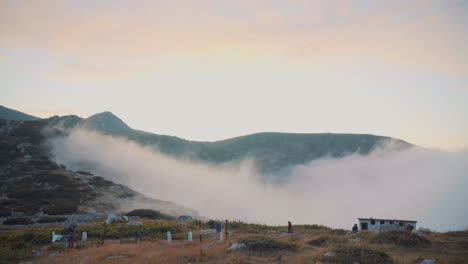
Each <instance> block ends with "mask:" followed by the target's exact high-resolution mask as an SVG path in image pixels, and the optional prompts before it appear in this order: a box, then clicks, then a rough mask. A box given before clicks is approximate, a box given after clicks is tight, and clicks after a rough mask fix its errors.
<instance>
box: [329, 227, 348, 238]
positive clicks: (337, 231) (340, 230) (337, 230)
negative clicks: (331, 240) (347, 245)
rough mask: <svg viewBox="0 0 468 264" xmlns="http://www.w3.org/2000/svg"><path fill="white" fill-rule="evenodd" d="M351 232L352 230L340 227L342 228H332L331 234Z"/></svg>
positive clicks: (340, 234)
mask: <svg viewBox="0 0 468 264" xmlns="http://www.w3.org/2000/svg"><path fill="white" fill-rule="evenodd" d="M349 233H351V231H349V230H346V229H340V228H338V229H332V230H330V234H333V235H339V236H342V235H346V234H349Z"/></svg>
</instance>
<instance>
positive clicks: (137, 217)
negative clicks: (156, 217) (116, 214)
mask: <svg viewBox="0 0 468 264" xmlns="http://www.w3.org/2000/svg"><path fill="white" fill-rule="evenodd" d="M128 219H131V220H137V219H140V217H139V216H136V215H135V216H130V217H128Z"/></svg>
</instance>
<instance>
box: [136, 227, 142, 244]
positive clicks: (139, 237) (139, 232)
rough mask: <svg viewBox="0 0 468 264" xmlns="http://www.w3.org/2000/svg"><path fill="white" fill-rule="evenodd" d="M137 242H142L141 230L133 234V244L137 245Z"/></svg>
mask: <svg viewBox="0 0 468 264" xmlns="http://www.w3.org/2000/svg"><path fill="white" fill-rule="evenodd" d="M138 240H139V241H140V242H141V241H142V240H143V234H142V233H141V230H138V231H136V232H135V243H138Z"/></svg>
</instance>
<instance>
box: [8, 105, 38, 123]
mask: <svg viewBox="0 0 468 264" xmlns="http://www.w3.org/2000/svg"><path fill="white" fill-rule="evenodd" d="M0 119H3V120H16V121H33V120H41V118H39V117H36V116H32V115H28V114H25V113H23V112H20V111H17V110H14V109H11V108H8V107H6V106H3V105H0Z"/></svg>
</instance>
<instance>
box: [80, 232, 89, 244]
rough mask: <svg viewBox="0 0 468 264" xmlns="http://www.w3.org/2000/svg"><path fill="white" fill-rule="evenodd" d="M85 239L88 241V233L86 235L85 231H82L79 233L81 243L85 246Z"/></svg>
mask: <svg viewBox="0 0 468 264" xmlns="http://www.w3.org/2000/svg"><path fill="white" fill-rule="evenodd" d="M87 239H88V233H86V231H83V233H81V242H83V243H85V244H86V240H87Z"/></svg>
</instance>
